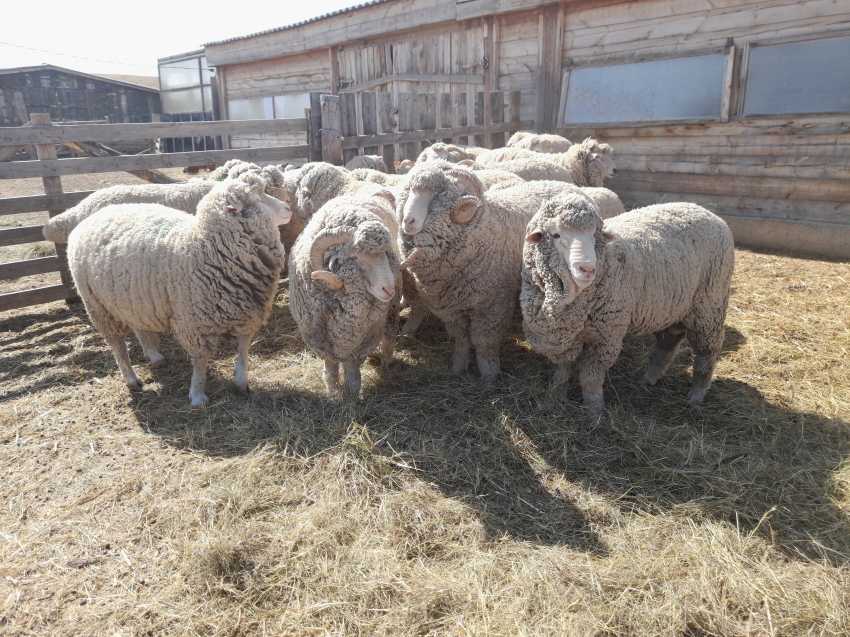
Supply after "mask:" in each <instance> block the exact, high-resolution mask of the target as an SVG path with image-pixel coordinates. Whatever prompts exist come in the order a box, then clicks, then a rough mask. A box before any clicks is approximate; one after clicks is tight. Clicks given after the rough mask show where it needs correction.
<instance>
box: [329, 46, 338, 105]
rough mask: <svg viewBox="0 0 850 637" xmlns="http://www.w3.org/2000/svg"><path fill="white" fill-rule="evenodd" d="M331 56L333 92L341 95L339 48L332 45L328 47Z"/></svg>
mask: <svg viewBox="0 0 850 637" xmlns="http://www.w3.org/2000/svg"><path fill="white" fill-rule="evenodd" d="M328 54H329V55H330V58H331V94H332V95H339V49H337V47H335V46H332V47H330V48H328Z"/></svg>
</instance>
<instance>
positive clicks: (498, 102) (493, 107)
mask: <svg viewBox="0 0 850 637" xmlns="http://www.w3.org/2000/svg"><path fill="white" fill-rule="evenodd" d="M490 121H491V122H492V123H493V124H501V123H502V122H504V121H505V98H504V96H503V94H502V91H490ZM504 146H505V134H504V133H490V148H503V147H504Z"/></svg>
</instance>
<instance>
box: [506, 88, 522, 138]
mask: <svg viewBox="0 0 850 637" xmlns="http://www.w3.org/2000/svg"><path fill="white" fill-rule="evenodd" d="M521 95H522V93H521V92H520V91H508V121H509V122H518V121H520V112H521V111H520V97H521ZM508 132H509V133H510V134H511V135H513V134H514V133H516V132H517V131H515V130H513V129H511V130H510V131H508Z"/></svg>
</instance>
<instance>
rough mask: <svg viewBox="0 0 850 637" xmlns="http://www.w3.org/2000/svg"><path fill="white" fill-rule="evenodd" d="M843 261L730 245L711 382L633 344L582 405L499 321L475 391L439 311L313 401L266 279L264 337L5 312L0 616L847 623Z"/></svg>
mask: <svg viewBox="0 0 850 637" xmlns="http://www.w3.org/2000/svg"><path fill="white" fill-rule="evenodd" d="M848 282H850V265H848V264H846V263H830V262H825V261H812V260H803V259H795V258H791V257H787V256H777V255H765V254H757V253H751V252H746V251H739V252H738V264H737V271H736V275H735V279H734V296H733V300H732V307H731V309H730V312H729V319H728V322H727V339H726V351H725V352H724V354H723V357H722V359H721V361H720V362H719V364H718V369H717V375H716V381H715V383H714V385H713V386H712V389H711V390H710V391H709V395H708V398H707V400H706V402H705V403H704V404H703V405H689V404H688V403H687V402H686V401H685V400H684V395H685V393H686V391H687V387H688V383H689V378H690V368H689V359H690V356H689V353H688V351H687V349H686V348H685V350H684V351H683V352H682V353H681V354H680V355H679V358H678V359H677V360H676V361H675V363H674V365H673V366H672V368H671V370H670V371H669V372H668V376H667V377H666V378H665V379H664V381H663V382H662V383H660V384H659V386H658V387H653V388H648V387H645V386H643V385H642V384H641V383H640V378H641V375H642V373H643V369H644V366H645V360H646V353H647V349H648V347H649V345H650V343H651V339H643V338H641V339H630V340H628V342H627V343H626V347H625V349H624V352H623V354H622V356H621V357H620V360H619V361H618V363H617V364H616V365H615V367H614V368H613V369H612V372H611V374H610V377H609V379H608V382H607V383H606V387H605V392H606V399H607V402H608V404H609V406H610V410H609V413H608V414H607V415H606V417H605V419H604V421H603V422H601V423H599V424H598V425H592V424H588V423H587V421H586V419H585V417H584V415H583V413H582V410H581V408H580V407H579V406H578V401H579V399H580V392H579V390H578V387H575V386H574V387H572V388H571V390H570V392H569V394H568V396H567V397H566V398H564V397H559V396H556V395H553V394H551V393H550V392H549V390H548V388H547V381H548V378H549V376H550V374H551V369H550V366H549V365H548V363H547V362H546V361H545V360H544V359H543V358H542V357H540V356H538V355H536V354H534V353H532V352H529V351H528V348H527V345H526V344H525V343H524V341H523V340H522V333H521V328H520V326H519V324H518V323H516V324H515V325H514V328H513V329H512V331H511V333H510V335H509V337H508V338H507V339H506V341H505V343H504V346H503V368H504V371H505V373H504V374H503V378H502V380H501V381H500V383H499V385H498V387H497V388H495V389H493V390H487V389H485V388H484V387H482V386H481V385H480V384H479V382H478V381H477V377H476V375H475V374H471V375H470V376H465V377H457V376H454V375H452V374H451V373H450V372H449V371H448V361H449V357H450V348H449V344H448V337H447V336H446V334H445V332H444V331H443V330H442V328H441V327H440V326H439V324H438V323H437V322H435V321H434V322H428V323H426V325H425V326H424V329H423V330H422V332H421V333H420V334H419V335H418V337H417V338H416V339H407V340H402V341H401V342H400V345H399V352H398V360H397V362H396V363H395V364H394V365H393V367H392V368H391V370H390V371H389V372H388V373H386V374H383V375H382V374H381V372H380V370H379V368H378V367H376V366H367V368H366V370H365V374H364V398H363V400H362V401H359V402H349V401H346V400H343V399H341V398H339V397H329V396H326V395H325V394H324V392H323V390H322V384H321V363H320V361H318V360H317V359H316V358H315V357H314V356H312V354H311V353H310V352H309V351H308V350H307V349H306V348H305V347H304V345H303V343H302V342H301V340H300V338H299V337H298V335H297V331H296V329H295V325H294V323H293V321H292V318H291V316H290V314H289V311H288V307H287V292H286V289H282V290H281V292H280V294H279V297H278V300H277V303H276V307H275V311H274V313H273V316H272V319H271V321H270V323H269V325H268V326H267V327H266V328H265V329H264V330H263V331H262V332H261V333H260V334H259V336H258V338H257V342H256V343H255V344H254V346H253V348H252V356H251V371H250V379H251V382H252V387H253V394H252V396H251V397H250V398H249V399H245V398H243V397H242V396H240V395H239V394H238V393H236V392H235V391H234V389H233V383H232V373H233V357H234V355H235V344H233V343H228V344H226V346H225V347H224V348H223V351H222V352H221V353H220V356H219V357H218V358H217V359H216V360H215V362H214V364H213V365H212V366H211V370H210V379H209V382H208V386H207V387H208V395H209V396H210V398H211V405H210V406H209V407H208V408H206V409H199V410H193V409H191V408H190V407H189V402H188V398H187V395H188V388H189V378H190V365H189V363H188V361H187V359H186V355H185V353H184V352H182V350H180V349H179V348H178V347H176V346H174V345H173V342H172V341H171V340H170V339H166V340H165V343H164V347H163V353H164V354H165V355H166V358H167V361H168V362H167V363H166V364H164V365H161V366H157V367H151V366H149V365H147V364H143V363H141V362H140V361H141V360H142V357H141V352H140V350H139V347H138V344H136V343H135V342H134V343H133V345H132V348H131V356H132V358H133V360H134V361H135V362H139V364H138V365H137V370H138V371H139V373H140V375H141V377H142V378H143V379H144V380H145V381H146V383H147V384H146V386H145V389H144V390H143V391H141V392H134V393H131V392H129V391H128V390H127V389H126V387H125V386H124V385H123V383H122V382H121V380H120V376H119V374H118V372H117V369H116V366H115V362H114V360H113V359H112V356H111V354H110V352H109V351H108V349H107V348H106V346H105V345H104V343H103V340H102V339H101V337H100V336H99V335H98V334H97V333H96V332H95V331H94V330H93V329H92V328H91V326H90V324H89V322H88V320H87V318H86V316H85V312H84V310H83V309H82V308H81V307H80V306H75V307H71V308H68V307H67V306H65V305H64V304H62V303H53V304H50V305H46V306H41V307H35V308H30V309H28V310H22V311H17V312H11V313H8V314H4V315H2V316H0V388H2V404H0V479H2V483H3V485H4V493H5V494H6V497H5V498H4V506H3V507H2V508H0V600H3V606H2V609H0V634H3V635H46V634H50V635H68V636H71V635H75V636H76V635H122V636H125V637H126V636H130V635H154V634H157V635H158V634H203V635H228V636H231V635H284V634H289V635H387V636H389V635H392V636H397V635H452V636H466V635H529V636H530V635H552V636H559V637H560V636H565V635H582V636H586V635H641V636H643V635H674V634H675V635H750V636H756V635H765V636H767V635H771V636H772V635H783V636H784V635H809V634H823V635H839V634H848V633H850V610H848V609H850V570H848V565H850V519H848V516H850V462H848V457H850V391H848V388H850V367H848V362H847V361H848V349H850V311H848V306H850V286H848Z"/></svg>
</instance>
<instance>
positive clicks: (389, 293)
mask: <svg viewBox="0 0 850 637" xmlns="http://www.w3.org/2000/svg"><path fill="white" fill-rule="evenodd" d="M381 290H382V291H383V292H384V294H386V295H387V298H388V299H391V298H393V294H395V286H394V285H385V286H384V287H382V288H381Z"/></svg>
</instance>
